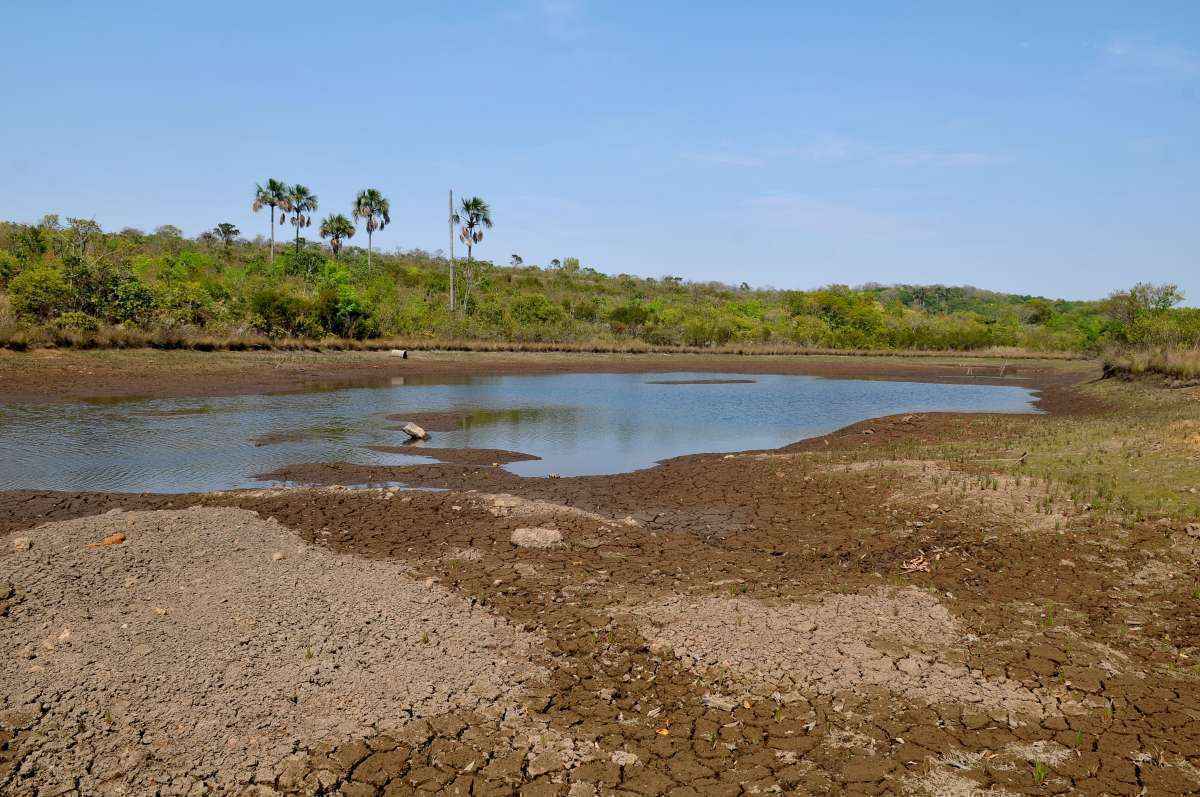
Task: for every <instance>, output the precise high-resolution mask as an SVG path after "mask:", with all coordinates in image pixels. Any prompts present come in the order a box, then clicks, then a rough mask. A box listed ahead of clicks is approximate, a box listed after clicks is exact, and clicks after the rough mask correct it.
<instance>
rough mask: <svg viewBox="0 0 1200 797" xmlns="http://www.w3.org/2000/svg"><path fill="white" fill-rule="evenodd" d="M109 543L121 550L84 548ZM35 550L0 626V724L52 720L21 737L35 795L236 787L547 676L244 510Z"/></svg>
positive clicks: (518, 650)
mask: <svg viewBox="0 0 1200 797" xmlns="http://www.w3.org/2000/svg"><path fill="white" fill-rule="evenodd" d="M117 531H120V532H123V533H124V534H125V535H126V541H125V542H124V543H122V544H118V545H112V546H110V547H105V548H94V549H89V548H86V547H85V546H86V545H87V544H88V543H93V542H95V541H98V540H101V539H103V538H105V537H106V536H108V535H110V534H112V533H114V532H117ZM30 536H31V537H32V538H33V546H32V548H31V549H30V550H29V551H25V552H15V553H13V554H10V555H8V556H4V557H2V558H0V582H5V581H7V582H11V583H12V584H13V585H14V586H15V587H16V590H17V594H18V597H19V598H20V602H19V603H18V604H17V605H16V607H15V608H14V609H12V611H11V613H10V617H9V618H8V619H7V620H6V621H5V622H4V624H3V625H0V649H2V651H3V653H4V656H3V661H2V662H0V682H2V683H3V685H4V686H3V693H2V695H0V701H2V702H0V715H3V712H5V711H13V710H18V711H20V710H27V709H28V708H29V707H30V706H32V705H34V704H37V703H41V704H44V705H48V706H49V708H48V710H47V711H46V713H45V714H44V715H43V716H42V717H41V719H40V722H39V723H38V724H37V725H36V727H35V728H34V729H33V730H34V732H33V733H32V734H31V735H29V736H28V737H27V738H28V739H29V740H32V741H29V742H28V744H29V745H30V747H31V749H29V750H28V751H27V752H26V758H25V760H26V762H27V764H26V765H25V766H26V767H32V769H31V771H32V772H33V774H32V776H31V780H33V781H36V784H37V785H39V786H54V785H57V784H60V783H69V782H71V781H72V779H74V778H81V779H82V780H81V781H80V786H79V788H80V790H81V791H83V792H85V793H94V792H95V791H96V789H97V788H98V787H99V785H100V784H102V783H104V782H105V781H108V780H116V781H123V782H126V783H127V784H129V786H130V787H131V788H133V790H134V791H139V790H140V789H142V788H144V787H146V784H147V783H148V781H149V779H150V778H156V779H157V781H158V783H160V784H161V783H164V782H168V781H170V780H171V778H172V777H173V776H174V777H177V779H178V778H185V779H186V777H188V776H190V777H191V778H195V779H197V780H201V779H203V780H209V781H216V782H228V781H230V780H232V779H242V780H243V781H244V780H245V779H246V778H247V773H246V772H245V771H242V770H241V769H239V768H244V767H246V766H247V762H255V761H257V762H259V764H260V765H263V766H267V767H270V766H273V765H275V764H277V763H278V762H279V761H280V760H282V759H283V758H284V757H285V756H287V755H288V754H289V753H291V752H292V750H293V748H294V744H295V743H296V742H297V741H298V740H307V739H324V738H337V737H339V736H341V737H346V736H349V735H351V734H356V733H357V734H364V733H367V732H369V731H370V729H371V727H372V726H376V727H378V726H380V725H383V726H387V725H398V724H401V723H403V722H405V721H406V720H408V719H409V718H411V717H414V716H417V717H419V716H426V715H431V714H436V713H441V712H444V711H447V710H450V709H455V708H464V709H469V710H477V711H480V712H481V713H487V712H498V711H500V710H502V709H503V708H504V707H506V706H510V705H514V704H515V701H516V699H517V697H518V695H519V692H520V684H522V683H523V682H526V681H528V680H529V679H531V678H536V677H539V676H541V675H542V674H543V671H542V670H541V669H540V668H539V667H538V666H536V665H535V663H534V650H535V649H536V647H537V645H538V644H539V640H538V639H537V638H536V637H534V636H533V635H531V634H527V633H523V632H520V631H518V630H516V629H515V628H513V627H512V626H511V625H509V624H508V623H507V622H506V621H504V620H502V619H499V618H497V617H495V616H493V615H491V614H489V613H488V612H486V611H483V610H481V609H479V608H477V607H472V606H470V605H468V604H467V603H466V602H465V601H463V600H462V599H461V598H459V597H457V596H455V595H453V594H451V593H449V592H447V591H446V590H444V589H442V588H441V587H438V586H436V585H427V584H425V583H421V582H416V581H414V580H412V579H411V578H410V577H409V576H408V575H407V574H406V572H405V569H404V567H403V566H401V565H399V564H397V563H394V562H386V561H368V560H362V559H358V558H355V557H350V556H339V555H337V554H334V553H331V552H330V551H328V550H326V549H324V548H319V547H314V546H308V545H305V544H303V543H302V542H300V541H299V540H298V538H297V537H296V536H295V535H294V534H293V533H292V532H290V531H289V530H288V529H286V528H284V527H283V526H281V525H279V524H278V523H276V522H274V521H273V520H262V519H260V518H259V517H258V516H257V515H256V514H255V513H252V512H247V511H245V510H240V509H227V508H201V507H195V508H192V509H188V510H183V511H159V512H130V513H109V514H106V515H101V516H96V517H89V518H83V519H79V520H72V521H65V522H60V523H54V524H50V525H46V526H43V527H41V528H39V529H36V530H34V531H33V532H32V533H31V534H30ZM54 729H57V730H54ZM51 740H55V742H54V743H53V744H51ZM22 742H23V740H22V738H21V737H18V739H17V740H16V742H15V744H21V743H22ZM135 759H136V760H135ZM252 765H253V764H251V766H252ZM126 772H129V773H130V774H129V775H128V776H126V775H125V773H126ZM29 782H30V781H29V780H24V781H22V784H23V785H27V784H29ZM4 787H5V784H4V783H0V791H4Z"/></svg>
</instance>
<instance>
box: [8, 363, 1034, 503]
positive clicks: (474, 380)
mask: <svg viewBox="0 0 1200 797" xmlns="http://www.w3.org/2000/svg"><path fill="white" fill-rule="evenodd" d="M705 380H710V381H707V382H706V381H705ZM1034 399H1035V396H1034V395H1033V393H1032V392H1031V391H1029V390H1026V389H1024V388H1019V387H998V386H993V385H962V384H928V383H917V382H874V381H865V380H843V379H823V378H818V377H808V376H782V375H772V374H754V375H738V374H708V373H691V374H687V373H669V374H561V375H553V376H497V377H463V378H449V379H447V378H414V377H405V378H397V379H394V380H392V381H391V383H390V384H388V385H385V386H377V387H358V388H346V389H339V390H329V391H319V392H307V393H291V394H277V395H257V396H231V397H219V398H170V399H149V400H137V401H133V400H125V401H119V402H107V403H84V404H80V403H57V404H41V405H28V404H20V405H15V404H14V405H0V489H54V490H111V491H138V492H140V491H154V492H190V491H204V490H218V489H228V488H234V487H251V486H262V485H263V482H261V481H258V480H256V479H255V478H254V476H255V474H259V473H265V472H268V471H271V470H274V469H276V468H278V467H280V466H283V465H289V464H295V463H301V462H332V461H336V460H344V461H348V462H357V463H364V464H369V463H377V464H383V465H408V464H416V463H428V462H431V461H432V460H430V459H429V458H427V457H420V456H417V455H419V453H420V447H419V446H414V447H412V448H411V449H410V450H411V451H412V454H413V455H408V454H392V453H380V452H376V451H372V450H370V449H369V448H368V446H379V445H384V446H397V445H403V444H404V443H405V442H406V437H405V435H404V434H403V433H402V432H400V431H398V429H397V427H398V426H399V423H400V422H398V421H395V420H387V417H386V416H389V415H400V416H404V415H406V414H411V415H412V416H413V417H414V418H419V415H420V414H421V413H426V412H439V411H447V410H462V411H464V413H465V418H464V419H463V420H462V421H461V422H458V423H457V424H456V425H457V427H458V428H456V429H454V430H453V431H444V432H432V433H431V434H432V439H431V440H430V441H429V443H428V444H427V445H430V446H437V447H444V448H498V449H506V450H509V451H519V452H524V453H527V454H533V455H536V456H539V457H541V459H539V460H533V461H523V462H515V463H512V464H509V465H507V466H505V467H507V468H508V469H509V470H511V471H512V472H514V473H518V474H521V475H525V476H544V475H547V474H551V473H556V474H559V475H562V476H575V475H592V474H605V473H620V472H625V471H630V470H637V469H639V468H645V467H649V466H651V465H653V464H654V463H655V462H657V461H659V460H663V459H668V458H670V457H674V456H679V455H681V454H695V453H701V452H723V451H742V450H747V449H761V448H775V447H778V446H782V445H785V444H787V443H791V442H794V441H796V440H799V439H801V438H804V437H811V436H814V435H820V434H824V433H826V432H830V431H832V430H834V429H837V428H839V427H842V426H845V425H847V424H850V423H854V422H856V421H860V420H864V419H867V418H873V417H877V416H880V415H890V414H894V413H901V412H925V411H933V410H945V411H962V412H1033V411H1035V410H1034V409H1033V406H1032V403H1031V402H1032V401H1033V400H1034Z"/></svg>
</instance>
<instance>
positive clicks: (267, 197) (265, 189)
mask: <svg viewBox="0 0 1200 797" xmlns="http://www.w3.org/2000/svg"><path fill="white" fill-rule="evenodd" d="M288 190H289V189H288V186H287V183H285V182H283V181H282V180H276V179H275V178H274V177H272V178H271V179H269V180H267V184H266V185H265V186H264V185H261V184H259V185H255V186H254V204H252V205H251V206H250V209H251V210H253V211H254V212H255V213H257V212H258V211H260V210H262V209H263V208H270V209H271V256H270V260H269V262H271V263H274V262H275V209H276V208H279V223H280V224H283V220H284V217H285V216H286V215H287V212H288V210H290V207H289V205H288ZM297 234H299V233H297Z"/></svg>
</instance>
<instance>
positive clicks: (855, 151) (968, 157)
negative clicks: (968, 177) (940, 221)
mask: <svg viewBox="0 0 1200 797" xmlns="http://www.w3.org/2000/svg"><path fill="white" fill-rule="evenodd" d="M680 157H681V158H683V159H684V160H688V161H692V162H694V163H703V164H709V165H713V166H732V167H742V168H758V167H761V166H766V165H767V164H768V163H772V162H780V161H789V160H801V161H808V162H810V163H869V164H879V165H889V166H942V167H955V166H961V167H970V166H986V165H990V164H994V163H1001V162H1003V161H1005V160H1006V158H1005V157H1003V156H1001V155H997V154H994V153H988V152H979V151H973V150H945V149H933V148H925V149H921V148H918V149H905V148H902V147H883V146H879V145H876V144H869V143H867V142H863V141H856V140H853V139H847V138H841V137H837V136H823V137H820V138H816V139H813V140H811V141H808V142H805V143H802V144H798V145H794V146H787V147H773V148H761V149H757V150H748V151H736V150H731V149H718V150H707V151H689V152H684V153H682V154H681V155H680Z"/></svg>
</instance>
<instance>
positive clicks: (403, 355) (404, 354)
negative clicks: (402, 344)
mask: <svg viewBox="0 0 1200 797" xmlns="http://www.w3.org/2000/svg"><path fill="white" fill-rule="evenodd" d="M388 354H390V355H392V356H393V357H399V358H400V359H402V360H407V359H408V349H392V350H391V351H389V352H388Z"/></svg>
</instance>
